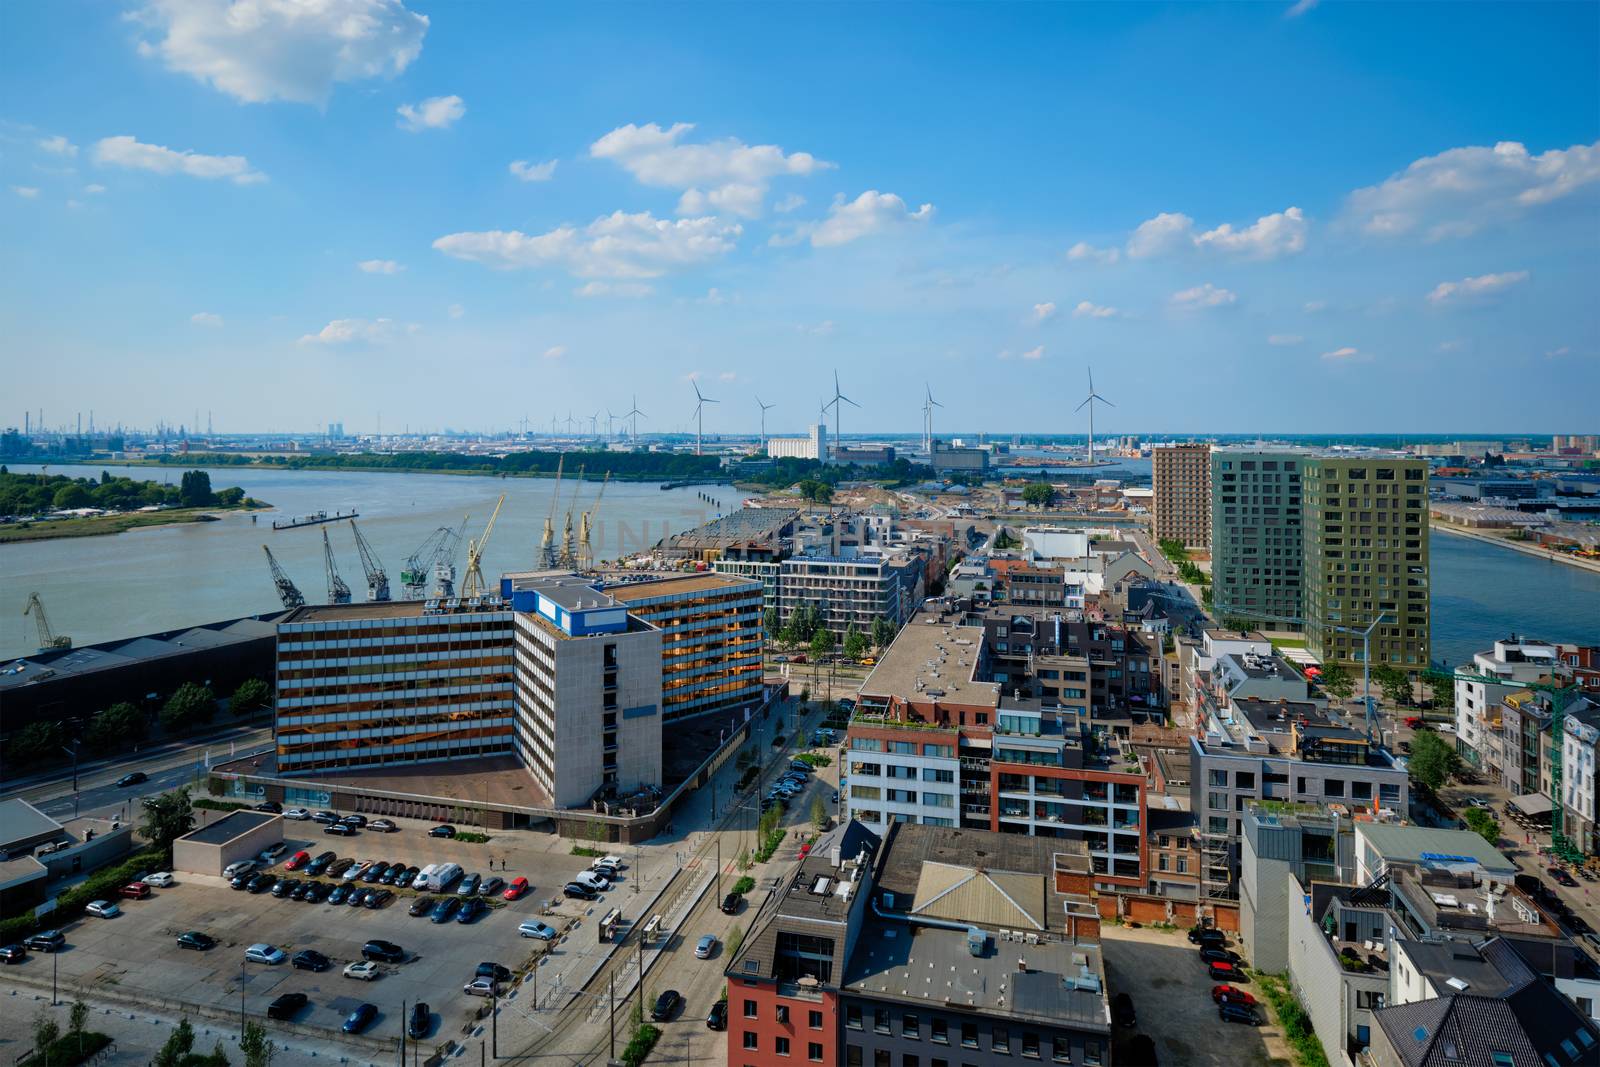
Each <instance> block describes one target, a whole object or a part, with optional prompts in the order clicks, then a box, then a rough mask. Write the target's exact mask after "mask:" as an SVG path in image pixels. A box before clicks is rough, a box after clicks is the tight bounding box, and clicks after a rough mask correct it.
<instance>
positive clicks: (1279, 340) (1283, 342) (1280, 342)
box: [1267, 333, 1305, 348]
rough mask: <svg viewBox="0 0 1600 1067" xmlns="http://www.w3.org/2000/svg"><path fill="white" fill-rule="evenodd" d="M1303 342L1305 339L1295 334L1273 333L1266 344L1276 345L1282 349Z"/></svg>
mask: <svg viewBox="0 0 1600 1067" xmlns="http://www.w3.org/2000/svg"><path fill="white" fill-rule="evenodd" d="M1304 340H1305V338H1304V337H1301V336H1300V335H1299V334H1297V333H1275V334H1272V335H1271V336H1270V337H1268V338H1267V344H1269V345H1277V346H1279V347H1280V348H1282V347H1286V346H1288V345H1297V344H1300V343H1301V342H1302V341H1304Z"/></svg>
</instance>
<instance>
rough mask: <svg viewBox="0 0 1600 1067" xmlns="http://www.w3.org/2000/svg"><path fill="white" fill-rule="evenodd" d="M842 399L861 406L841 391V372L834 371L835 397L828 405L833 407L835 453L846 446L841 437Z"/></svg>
mask: <svg viewBox="0 0 1600 1067" xmlns="http://www.w3.org/2000/svg"><path fill="white" fill-rule="evenodd" d="M841 400H843V401H844V402H845V403H846V404H849V405H850V406H851V407H853V408H858V407H860V406H861V405H860V404H857V403H856V402H855V401H854V400H851V399H850V398H849V397H847V396H845V395H844V394H843V393H841V392H839V372H838V371H834V372H833V399H832V400H830V401H829V402H828V406H829V407H831V408H833V450H834V452H835V453H837V452H838V451H839V449H841V448H843V447H844V442H843V440H842V439H841V438H840V437H839V401H841Z"/></svg>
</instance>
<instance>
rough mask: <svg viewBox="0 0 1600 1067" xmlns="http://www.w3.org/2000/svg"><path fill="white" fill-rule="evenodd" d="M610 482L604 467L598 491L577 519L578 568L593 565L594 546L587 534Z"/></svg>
mask: <svg viewBox="0 0 1600 1067" xmlns="http://www.w3.org/2000/svg"><path fill="white" fill-rule="evenodd" d="M610 484H611V470H610V468H607V469H606V476H605V477H604V478H602V479H600V491H599V492H598V493H596V494H595V495H594V503H593V504H590V505H589V510H588V511H585V512H584V513H583V517H582V518H581V519H579V520H578V569H579V570H580V571H586V570H588V569H589V568H590V567H592V566H594V546H593V545H591V544H590V543H589V536H590V534H591V533H593V531H594V514H595V512H596V511H598V510H599V508H600V500H601V498H602V497H604V496H605V495H606V486H608V485H610Z"/></svg>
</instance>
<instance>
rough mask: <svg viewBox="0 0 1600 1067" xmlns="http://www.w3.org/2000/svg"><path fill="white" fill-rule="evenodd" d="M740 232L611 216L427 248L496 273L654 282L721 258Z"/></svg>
mask: <svg viewBox="0 0 1600 1067" xmlns="http://www.w3.org/2000/svg"><path fill="white" fill-rule="evenodd" d="M741 232H742V230H741V228H740V226H739V225H738V224H737V223H725V222H723V221H721V220H720V219H716V218H712V217H709V216H707V217H703V218H696V219H676V220H669V219H658V218H656V217H655V216H653V215H651V214H650V213H649V212H648V211H645V212H640V213H639V214H636V215H629V214H626V213H624V212H621V211H617V212H614V213H612V214H610V215H602V216H601V217H600V218H598V219H595V220H594V221H593V222H591V223H590V224H589V225H587V226H585V227H582V228H579V227H576V226H570V225H569V226H560V227H558V228H556V229H554V230H551V231H549V232H548V233H541V234H533V235H531V236H530V235H529V234H525V233H522V232H520V231H518V230H487V231H480V232H466V233H452V234H446V235H445V236H443V237H441V238H439V239H438V240H436V241H434V242H433V247H434V248H436V249H438V250H439V251H441V252H443V253H444V254H445V255H447V256H453V257H455V258H456V259H466V260H471V261H473V262H475V263H482V264H484V265H485V266H489V267H494V268H496V269H498V270H515V269H518V268H524V267H560V268H562V269H564V270H566V271H568V272H569V273H571V274H573V275H575V276H576V277H579V278H657V277H660V276H661V275H663V274H666V273H667V272H669V271H673V270H680V269H683V268H686V267H693V266H698V265H700V264H702V263H707V262H710V261H711V260H714V259H716V258H718V257H720V256H723V255H725V254H727V253H728V252H730V251H731V250H732V249H733V247H734V244H735V242H736V241H737V239H738V237H739V234H740V233H741Z"/></svg>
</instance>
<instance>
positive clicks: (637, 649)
mask: <svg viewBox="0 0 1600 1067" xmlns="http://www.w3.org/2000/svg"><path fill="white" fill-rule="evenodd" d="M504 585H505V587H506V589H507V592H508V594H509V599H510V600H511V603H512V605H513V607H514V608H515V609H516V616H515V617H516V665H517V669H516V701H517V733H516V746H517V754H518V755H519V756H520V757H521V758H522V762H523V763H524V764H525V765H526V766H527V767H528V770H529V771H530V772H531V773H532V774H533V777H534V780H535V781H537V782H538V783H539V784H540V785H541V786H543V787H544V789H545V791H546V792H547V793H548V794H549V796H550V799H551V802H552V803H553V804H555V806H557V807H562V808H575V807H581V806H583V805H585V804H587V803H588V802H589V800H590V799H591V798H592V797H593V796H594V795H595V794H596V793H600V792H602V791H605V792H611V793H613V794H616V795H622V796H626V795H630V794H633V793H637V792H638V791H640V790H642V789H649V788H652V787H657V786H660V785H661V718H662V717H661V671H662V656H661V639H662V635H661V631H660V630H658V629H656V628H655V627H654V626H651V625H650V624H649V623H646V622H644V621H642V620H641V619H639V618H638V617H636V616H633V615H630V614H629V613H628V611H627V609H626V608H625V607H624V606H623V605H622V604H621V603H619V602H618V601H617V600H615V599H613V598H612V597H610V596H608V595H606V594H605V593H603V592H600V591H599V590H597V589H595V587H594V585H593V583H592V582H590V581H588V580H586V579H583V578H579V577H577V576H575V575H554V576H534V577H519V578H508V579H506V580H505V581H504Z"/></svg>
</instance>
